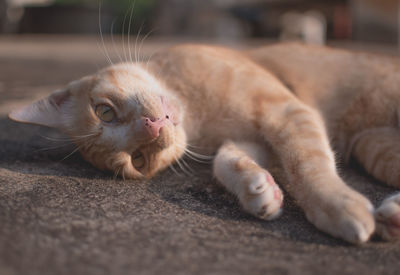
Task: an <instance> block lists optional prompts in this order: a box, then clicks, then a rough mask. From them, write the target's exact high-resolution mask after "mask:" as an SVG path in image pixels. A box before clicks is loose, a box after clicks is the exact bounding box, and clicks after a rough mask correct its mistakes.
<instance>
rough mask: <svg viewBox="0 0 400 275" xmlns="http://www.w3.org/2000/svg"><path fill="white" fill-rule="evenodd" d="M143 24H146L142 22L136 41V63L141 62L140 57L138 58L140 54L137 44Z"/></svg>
mask: <svg viewBox="0 0 400 275" xmlns="http://www.w3.org/2000/svg"><path fill="white" fill-rule="evenodd" d="M143 24H144V22H142V24H141V25H140V28H139V31H138V33H137V35H136V40H135V61H136V63H138V62H139V56H138V52H137V43H138V38H139V36H140V33H141V32H142V28H143Z"/></svg>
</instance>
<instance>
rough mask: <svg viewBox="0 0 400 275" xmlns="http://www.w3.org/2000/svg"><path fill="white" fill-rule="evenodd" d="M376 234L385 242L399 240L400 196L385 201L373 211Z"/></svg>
mask: <svg viewBox="0 0 400 275" xmlns="http://www.w3.org/2000/svg"><path fill="white" fill-rule="evenodd" d="M375 221H376V233H377V234H378V235H379V236H380V237H381V238H383V239H384V240H387V241H394V240H399V239H400V194H397V195H394V196H391V197H389V198H387V199H385V200H384V201H383V202H382V204H381V206H380V207H379V208H378V209H376V211H375Z"/></svg>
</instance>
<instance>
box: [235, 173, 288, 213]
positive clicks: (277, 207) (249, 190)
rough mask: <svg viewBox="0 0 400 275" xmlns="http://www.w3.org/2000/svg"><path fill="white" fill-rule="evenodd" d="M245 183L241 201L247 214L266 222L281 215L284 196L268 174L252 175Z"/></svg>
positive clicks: (240, 196)
mask: <svg viewBox="0 0 400 275" xmlns="http://www.w3.org/2000/svg"><path fill="white" fill-rule="evenodd" d="M244 181H245V184H243V190H242V192H241V194H240V195H239V200H240V202H241V204H242V206H243V208H244V209H245V210H246V211H247V212H249V213H250V214H252V215H254V216H256V217H258V218H261V219H264V220H271V219H274V218H276V217H278V216H279V215H280V214H281V212H282V203H283V194H282V191H281V190H280V188H279V187H278V185H277V184H276V183H275V181H274V179H273V178H272V176H271V175H270V174H269V173H268V172H266V171H265V172H259V173H255V174H252V175H251V176H249V177H246V178H245V179H244Z"/></svg>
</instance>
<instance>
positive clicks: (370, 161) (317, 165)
mask: <svg viewBox="0 0 400 275" xmlns="http://www.w3.org/2000/svg"><path fill="white" fill-rule="evenodd" d="M399 69H400V67H399V65H397V64H396V63H395V62H394V61H392V60H390V58H387V57H380V56H375V55H370V54H365V53H353V52H348V51H345V50H340V49H333V48H328V47H323V46H306V45H302V44H298V43H285V44H276V45H269V46H265V47H261V48H258V49H252V50H248V51H243V52H239V51H235V50H232V49H227V48H223V47H217V46H207V45H191V44H189V45H180V46H174V47H172V48H170V49H167V50H164V51H161V52H159V53H157V54H156V55H155V56H153V58H152V59H151V60H150V61H149V62H148V63H140V62H137V63H132V62H127V63H120V64H116V65H112V66H110V67H107V68H105V69H103V70H101V71H99V72H97V73H96V74H94V75H91V76H86V77H83V78H82V79H80V80H77V81H73V82H71V83H70V84H68V85H67V86H66V87H65V88H63V89H60V90H58V91H55V92H53V93H52V94H50V95H49V96H48V97H47V98H44V99H42V100H40V101H37V102H34V103H32V104H31V105H28V106H25V107H23V108H21V109H17V110H14V111H12V112H11V113H10V115H9V117H10V118H11V119H13V120H15V121H19V122H24V123H33V124H39V125H45V126H49V127H54V128H57V129H59V130H61V131H62V132H64V133H66V134H67V135H69V136H70V137H71V138H72V140H73V141H74V142H75V143H76V145H77V146H78V148H79V150H80V152H81V154H82V156H83V158H84V159H86V160H87V161H89V162H90V163H92V164H93V165H94V166H95V167H97V168H99V169H102V170H110V171H113V172H114V173H115V174H118V175H121V176H122V177H123V178H131V179H142V178H151V177H153V176H154V175H155V174H156V173H157V172H159V171H161V170H163V169H165V168H166V167H168V166H170V165H171V164H173V163H175V162H176V161H177V160H178V159H179V158H181V157H182V156H183V155H184V154H185V152H192V154H195V156H197V157H198V158H201V157H202V155H209V154H215V157H214V159H213V172H214V175H215V177H216V178H217V180H218V181H219V182H220V183H221V184H222V185H223V186H224V187H225V188H226V189H227V190H228V191H230V192H232V193H233V194H234V195H236V196H237V198H238V200H239V202H240V204H241V206H242V207H243V209H244V210H245V211H247V212H248V213H250V214H252V215H254V216H256V217H258V218H260V219H265V220H271V219H274V218H276V217H278V216H279V215H280V213H281V212H282V207H283V199H284V198H283V197H284V196H283V192H282V189H281V187H280V186H282V187H283V188H284V189H285V190H286V191H287V193H288V194H289V195H290V196H292V197H293V198H294V199H295V201H296V203H297V204H298V205H299V206H300V207H301V208H302V209H303V210H304V212H305V215H306V217H307V219H308V220H309V221H310V222H311V223H312V224H314V225H315V226H316V227H317V228H319V229H320V230H322V231H324V232H326V233H329V234H331V235H332V236H334V237H337V238H341V239H343V240H345V241H347V242H350V243H355V244H358V243H364V242H366V241H368V240H369V239H370V237H371V235H372V234H374V233H376V234H378V235H379V236H381V237H382V238H383V239H385V240H388V241H394V240H396V239H398V238H399V237H400V195H394V196H391V197H389V198H387V199H386V200H384V202H383V203H382V204H381V206H380V207H378V208H377V209H374V207H373V205H372V204H371V203H370V201H369V200H368V199H367V198H366V197H364V196H363V195H361V194H359V193H358V192H357V191H355V190H353V189H352V188H351V187H349V186H348V185H346V184H345V182H344V181H343V180H342V179H341V177H340V176H339V175H338V172H337V163H338V162H339V161H340V163H344V164H346V163H347V162H348V160H349V159H350V158H354V159H355V160H357V161H358V162H359V163H360V164H361V165H362V166H363V167H364V168H365V170H366V171H367V172H368V173H370V174H371V175H372V176H373V177H375V178H376V179H378V180H380V181H383V182H385V183H387V184H389V185H391V186H394V187H400V169H399V168H400V139H399V138H400V130H399V120H400V118H399V107H400V94H399V91H398V89H399V88H400V74H399V72H400V70H399ZM190 146H193V147H190ZM189 148H194V149H189ZM273 162H278V163H279V166H280V167H281V171H283V175H284V177H285V180H283V181H279V185H278V184H277V183H276V181H275V179H274V177H275V175H274V173H272V174H273V175H271V170H270V169H269V167H270V166H271V164H272V163H273Z"/></svg>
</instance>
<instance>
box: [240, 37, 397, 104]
mask: <svg viewBox="0 0 400 275" xmlns="http://www.w3.org/2000/svg"><path fill="white" fill-rule="evenodd" d="M247 54H248V55H249V56H250V58H252V59H253V60H254V61H255V62H256V63H258V64H260V65H261V66H263V67H264V68H266V69H267V70H268V71H270V72H272V73H273V74H274V75H275V76H276V77H278V78H279V80H281V81H282V82H283V83H284V84H285V85H286V86H287V87H288V88H289V89H290V90H291V91H292V92H293V93H294V94H296V95H297V96H298V97H299V98H301V99H302V100H303V101H305V102H307V103H309V104H313V105H316V106H318V107H321V108H324V107H325V104H326V102H332V101H333V100H335V99H339V100H342V99H343V100H345V99H348V98H351V97H354V96H356V95H357V94H358V93H359V92H363V91H367V90H369V89H371V87H374V86H376V84H377V83H378V82H380V81H382V78H386V77H387V76H388V75H391V74H393V72H395V71H399V65H398V62H396V60H397V58H394V57H386V56H381V55H376V54H369V53H363V52H353V51H348V50H342V49H336V48H331V47H325V46H316V45H305V44H301V43H282V44H274V45H270V46H265V47H262V48H258V49H254V50H250V51H248V52H247Z"/></svg>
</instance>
